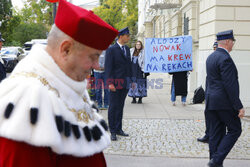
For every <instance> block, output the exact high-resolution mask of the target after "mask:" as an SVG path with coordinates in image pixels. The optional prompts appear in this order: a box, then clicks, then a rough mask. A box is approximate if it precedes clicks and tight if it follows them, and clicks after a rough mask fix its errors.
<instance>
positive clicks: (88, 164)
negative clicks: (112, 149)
mask: <svg viewBox="0 0 250 167" xmlns="http://www.w3.org/2000/svg"><path fill="white" fill-rule="evenodd" d="M0 167H106V161H105V158H104V155H103V153H102V152H101V153H97V154H94V155H92V156H89V157H82V158H81V157H74V156H70V155H59V154H56V153H54V152H52V150H51V149H50V148H49V147H36V146H32V145H29V144H26V143H24V142H18V141H14V140H10V139H6V138H2V137H0Z"/></svg>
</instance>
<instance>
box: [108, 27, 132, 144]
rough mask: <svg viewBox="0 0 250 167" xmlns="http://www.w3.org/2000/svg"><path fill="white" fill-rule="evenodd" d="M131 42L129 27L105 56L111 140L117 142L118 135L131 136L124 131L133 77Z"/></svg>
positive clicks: (122, 30)
mask: <svg viewBox="0 0 250 167" xmlns="http://www.w3.org/2000/svg"><path fill="white" fill-rule="evenodd" d="M129 40H130V33H129V29H128V27H126V28H123V29H121V30H120V31H119V35H118V40H117V41H116V43H115V44H114V45H112V46H111V47H109V48H108V49H107V51H106V56H105V74H106V78H107V85H108V88H109V90H110V96H109V109H108V122H109V129H110V133H111V140H112V141H116V140H117V137H116V135H120V136H125V137H126V136H129V135H128V134H127V133H125V132H124V131H123V130H122V116H123V107H124V103H125V99H126V96H127V94H128V85H129V82H130V75H131V59H130V51H129V47H128V46H127V45H126V43H128V41H129Z"/></svg>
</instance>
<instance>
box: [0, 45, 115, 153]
mask: <svg viewBox="0 0 250 167" xmlns="http://www.w3.org/2000/svg"><path fill="white" fill-rule="evenodd" d="M28 73H35V74H37V75H38V76H41V77H43V78H45V79H46V80H47V81H48V83H49V85H50V86H51V87H53V88H55V89H56V90H57V91H58V92H59V95H60V97H58V96H57V94H56V92H55V91H53V90H49V89H48V87H47V86H45V85H44V84H42V82H41V81H40V80H39V79H37V78H35V77H27V76H25V75H23V74H28ZM20 74H21V75H20ZM86 85H87V82H86V81H83V82H77V81H74V80H72V79H71V78H69V77H68V76H67V75H65V74H64V73H63V72H62V71H61V69H60V68H59V67H58V66H57V64H56V63H55V62H54V60H53V59H52V57H51V56H49V55H48V53H47V52H46V51H45V47H44V46H42V45H35V46H33V48H32V50H31V52H30V54H29V55H28V56H27V57H26V58H24V59H23V60H22V61H20V62H19V64H18V65H17V66H16V68H15V69H14V71H13V72H12V74H11V76H10V77H9V78H7V79H5V80H4V81H3V82H2V83H1V84H0V90H1V91H0V136H1V137H5V138H9V139H12V140H16V141H23V142H26V143H29V144H31V145H34V146H48V147H51V149H52V150H53V151H54V152H56V153H58V154H70V155H73V156H78V157H83V156H90V155H93V154H95V153H98V152H101V151H103V150H104V149H105V148H106V147H107V146H108V145H109V144H110V136H109V134H108V133H107V131H105V129H104V127H103V126H102V125H101V124H100V121H101V120H103V118H102V117H101V116H100V115H99V114H98V113H97V112H96V110H94V109H93V108H92V107H91V106H92V104H93V102H91V101H90V98H89V95H88V93H87V89H86ZM83 97H85V98H86V99H87V102H84V101H83ZM9 104H13V106H14V108H13V110H12V112H11V114H10V116H9V118H6V117H5V113H6V107H7V106H8V105H9ZM31 108H37V109H38V116H37V121H36V123H35V124H32V123H31V121H30V109H31ZM69 108H70V109H71V108H74V109H76V110H80V109H84V110H85V111H86V112H87V113H88V114H89V116H90V118H92V120H90V121H89V122H83V121H78V119H77V117H76V115H75V114H74V113H73V112H71V111H70V110H69ZM55 116H61V117H62V118H63V119H64V120H66V121H68V122H70V124H71V125H77V126H78V127H79V132H80V138H79V139H77V138H76V137H75V136H74V134H73V131H72V129H71V135H70V136H69V137H66V136H65V135H64V133H63V132H61V133H60V132H59V131H58V129H57V124H56V122H55ZM86 126H87V127H88V128H89V129H91V128H93V127H96V126H97V127H98V128H99V130H100V131H101V133H102V135H101V138H100V139H99V140H94V139H93V137H92V139H91V141H88V140H87V139H86V136H85V135H84V132H83V128H84V127H86Z"/></svg>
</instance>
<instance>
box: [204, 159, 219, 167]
mask: <svg viewBox="0 0 250 167" xmlns="http://www.w3.org/2000/svg"><path fill="white" fill-rule="evenodd" d="M207 166H209V167H223V165H218V164H217V163H215V162H214V160H213V159H211V160H210V161H209V162H208V164H207Z"/></svg>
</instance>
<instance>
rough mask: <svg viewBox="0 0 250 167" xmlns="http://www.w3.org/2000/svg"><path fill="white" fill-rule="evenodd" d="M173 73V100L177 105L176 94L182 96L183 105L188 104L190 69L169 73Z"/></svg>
mask: <svg viewBox="0 0 250 167" xmlns="http://www.w3.org/2000/svg"><path fill="white" fill-rule="evenodd" d="M169 74H170V75H173V78H172V86H171V101H172V103H173V106H175V101H176V96H181V102H182V105H183V106H185V105H186V99H187V94H188V92H187V81H188V74H189V72H188V71H182V72H174V73H169Z"/></svg>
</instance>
